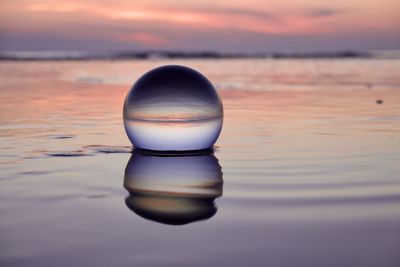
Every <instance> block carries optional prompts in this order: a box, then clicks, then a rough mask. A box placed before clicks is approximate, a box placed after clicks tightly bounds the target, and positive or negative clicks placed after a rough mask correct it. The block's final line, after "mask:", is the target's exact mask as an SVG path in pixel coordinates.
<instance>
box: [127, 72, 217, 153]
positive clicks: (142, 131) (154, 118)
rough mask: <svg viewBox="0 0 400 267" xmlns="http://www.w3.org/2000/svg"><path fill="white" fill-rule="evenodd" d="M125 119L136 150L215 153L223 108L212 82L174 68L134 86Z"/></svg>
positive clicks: (141, 80) (151, 75)
mask: <svg viewBox="0 0 400 267" xmlns="http://www.w3.org/2000/svg"><path fill="white" fill-rule="evenodd" d="M123 117H124V126H125V131H126V133H127V135H128V138H129V140H130V141H131V142H132V144H133V145H134V147H135V148H138V149H146V150H154V151H192V150H202V149H210V148H212V146H213V145H214V143H215V142H216V141H217V139H218V136H219V134H220V132H221V128H222V122H223V108H222V102H221V99H220V97H219V96H218V93H217V91H216V90H215V89H214V87H213V85H212V84H211V83H210V81H208V80H207V78H206V77H204V76H203V75H202V74H200V73H199V72H197V71H195V70H193V69H190V68H188V67H184V66H178V65H168V66H162V67H158V68H155V69H153V70H151V71H149V72H147V73H146V74H144V75H143V76H142V77H141V78H140V79H139V80H138V81H137V82H136V83H135V84H134V85H133V87H132V89H131V90H130V92H129V93H128V95H127V96H126V99H125V104H124V111H123Z"/></svg>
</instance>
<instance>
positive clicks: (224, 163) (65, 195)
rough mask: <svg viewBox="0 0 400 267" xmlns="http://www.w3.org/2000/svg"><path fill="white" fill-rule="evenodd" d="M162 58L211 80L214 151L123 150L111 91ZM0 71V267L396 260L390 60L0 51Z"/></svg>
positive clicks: (397, 133)
mask: <svg viewBox="0 0 400 267" xmlns="http://www.w3.org/2000/svg"><path fill="white" fill-rule="evenodd" d="M163 64H182V65H187V66H190V67H192V68H194V69H197V70H199V71H200V72H201V73H203V74H205V75H206V76H207V77H208V78H209V79H210V80H211V81H212V82H213V83H214V85H215V86H216V88H217V89H218V91H219V94H220V95H221V97H222V101H223V103H224V110H225V119H224V128H223V130H222V133H221V136H220V138H219V140H218V142H217V144H216V147H215V152H214V154H212V155H201V156H198V157H196V156H195V155H187V156H186V158H183V159H182V158H179V157H177V158H174V159H169V160H170V162H169V163H170V164H166V162H167V163H168V159H163V158H160V159H159V158H154V157H153V156H152V155H146V156H139V157H137V158H134V156H135V154H133V156H132V154H131V148H130V142H129V140H128V138H127V137H126V134H125V132H124V129H123V123H122V105H123V101H124V97H125V95H126V93H127V92H128V90H129V89H130V87H131V86H132V84H133V82H134V81H135V80H136V79H137V78H138V77H140V76H141V75H142V74H143V73H145V72H146V71H147V70H149V69H151V68H154V67H156V66H159V65H163ZM0 77H1V79H0V147H1V154H0V164H1V176H0V183H1V186H0V199H1V202H0V214H1V220H0V246H1V249H0V265H2V266H26V265H29V266H94V265H97V266H206V265H209V266H363V267H365V266H380V267H383V266H393V267H395V266H396V267H397V266H399V265H400V256H399V247H400V234H399V233H400V175H399V173H400V165H399V162H400V153H399V151H400V61H399V60H380V59H346V60H340V59H331V60H322V59H321V60H312V59H309V60H289V59H288V60H265V59H260V60H257V59H248V60H239V59H236V60H172V61H163V60H148V61H139V60H137V61H125V60H124V61H117V60H116V61H86V62H80V61H76V62H74V61H68V62H62V61H61V62H52V61H48V62H46V61H43V62H29V61H26V62H23V61H22V62H11V61H10V62H5V61H3V62H1V64H0ZM377 100H381V101H382V103H381V104H379V103H377ZM131 157H133V158H132V159H131V160H130V158H131ZM135 162H136V163H135ZM149 162H150V163H149ZM132 164H133V165H132ZM181 166H182V167H181ZM221 170H222V172H221ZM185 176H188V179H187V180H186V179H184V177H185ZM127 177H128V178H127ZM129 177H131V178H129ZM132 177H133V178H132ZM148 177H149V178H148ZM150 178H151V179H150ZM127 179H128V180H129V179H133V180H131V181H133V186H134V189H135V188H136V189H138V188H139V190H136V191H135V190H133V191H134V192H133V193H132V192H130V191H132V190H131V189H132V188H131V187H130V186H129V185H128V186H127V183H126V180H127ZM124 180H125V187H124ZM138 186H139V187H138ZM166 189H167V190H166ZM163 190H164V191H163ZM137 191H139V192H137ZM171 216H172V217H171ZM196 216H197V217H196ZM171 218H172V219H171ZM171 222H172V223H171ZM174 222H175V223H174Z"/></svg>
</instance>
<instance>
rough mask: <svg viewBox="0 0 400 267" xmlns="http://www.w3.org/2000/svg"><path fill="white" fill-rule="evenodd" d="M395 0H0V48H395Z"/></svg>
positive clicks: (398, 6) (398, 41) (399, 31)
mask: <svg viewBox="0 0 400 267" xmlns="http://www.w3.org/2000/svg"><path fill="white" fill-rule="evenodd" d="M399 14H400V2H399V1H398V0H379V1H377V0H335V1H324V0H295V1H284V0H264V1H261V0H229V1H226V0H221V1H216V0H203V1H178V0H164V1H161V0H147V1H143V0H142V1H128V0H115V1H105V0H96V1H95V0H87V1H77V0H70V1H51V0H38V1H32V0H9V1H5V0H0V51H10V50H23V51H47V50H51V51H57V50H68V51H70V50H71V51H93V52H97V51H111V50H178V51H181V50H185V51H199V50H201V51H240V52H256V51H325V50H344V49H354V50H374V49H377V50H381V49H400V15H399Z"/></svg>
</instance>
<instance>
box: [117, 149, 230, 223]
mask: <svg viewBox="0 0 400 267" xmlns="http://www.w3.org/2000/svg"><path fill="white" fill-rule="evenodd" d="M124 187H125V189H126V190H128V192H129V196H128V197H127V198H126V199H125V203H126V205H127V206H128V208H129V209H131V210H132V211H133V212H135V213H136V214H138V215H139V216H141V217H143V218H146V219H148V220H152V221H156V222H159V223H164V224H171V225H183V224H188V223H191V222H195V221H199V220H205V219H208V218H211V217H212V216H213V215H214V214H215V213H216V212H217V207H216V206H215V203H214V200H215V199H216V198H218V197H220V196H222V188H223V179H222V170H221V166H220V165H219V163H218V159H217V158H216V157H215V156H214V155H213V154H206V155H204V154H203V155H187V156H154V155H145V154H142V153H138V152H137V151H135V152H134V153H133V154H132V156H131V158H130V160H129V162H128V164H127V166H126V169H125V177H124Z"/></svg>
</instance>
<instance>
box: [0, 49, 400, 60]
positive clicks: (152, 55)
mask: <svg viewBox="0 0 400 267" xmlns="http://www.w3.org/2000/svg"><path fill="white" fill-rule="evenodd" d="M399 55H400V54H399V53H398V52H392V53H389V52H387V53H385V52H383V53H371V52H358V51H339V52H313V53H283V52H265V53H220V52H174V51H172V52H171V51H146V52H136V51H128V52H109V53H84V52H0V60H2V61H6V60H9V61H18V60H28V61H46V60H60V61H61V60H63V61H68V60H125V59H126V60H129V59H144V60H146V59H246V58H254V59H263V58H265V59H337V58H400V56H399Z"/></svg>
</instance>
